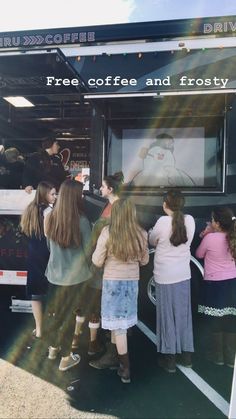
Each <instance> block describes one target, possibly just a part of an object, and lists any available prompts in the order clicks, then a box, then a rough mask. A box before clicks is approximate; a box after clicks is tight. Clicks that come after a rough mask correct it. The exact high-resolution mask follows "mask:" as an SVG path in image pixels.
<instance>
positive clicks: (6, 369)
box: [0, 304, 233, 419]
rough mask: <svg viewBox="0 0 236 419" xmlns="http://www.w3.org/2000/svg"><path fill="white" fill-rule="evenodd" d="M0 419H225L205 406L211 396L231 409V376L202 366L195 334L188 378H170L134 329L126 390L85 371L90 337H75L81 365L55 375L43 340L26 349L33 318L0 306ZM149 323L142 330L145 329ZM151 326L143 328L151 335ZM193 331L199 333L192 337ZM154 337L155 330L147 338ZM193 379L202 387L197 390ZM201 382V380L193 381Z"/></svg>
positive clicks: (110, 376) (106, 374) (112, 377)
mask: <svg viewBox="0 0 236 419" xmlns="http://www.w3.org/2000/svg"><path fill="white" fill-rule="evenodd" d="M1 311H2V315H1V319H0V326H1V330H2V334H1V336H0V348H1V349H0V358H1V359H0V371H1V374H0V377H1V378H0V383H1V392H0V418H16V419H21V418H22V419H23V418H24V419H25V418H27V419H31V418H32V419H34V418H44V419H47V418H48V419H49V418H59V419H60V418H88V419H93V418H101V419H102V418H105V419H113V418H124V419H125V418H127V419H128V418H130V419H133V418H134V419H136V418H140V419H146V418H147V419H148V418H157V419H158V418H161V419H172V418H173V419H174V418H183V419H184V418H186V419H191V418H193V419H195V418H205V419H217V418H225V417H226V416H227V414H226V412H224V413H223V412H222V411H221V410H220V408H219V407H217V406H216V405H217V403H216V405H215V404H214V402H212V401H210V400H209V398H208V394H207V392H209V388H211V389H213V390H214V392H215V393H216V394H217V395H218V396H219V398H222V399H223V404H224V405H225V406H226V407H225V409H226V410H227V408H228V407H227V406H228V404H229V401H230V392H231V382H232V373H233V371H232V370H230V369H229V368H227V367H224V366H223V367H217V366H214V365H212V364H210V363H209V362H208V361H206V360H205V359H204V354H203V351H204V338H203V336H204V333H203V334H202V328H201V327H200V326H201V325H200V326H195V331H196V336H195V341H196V345H195V346H196V353H195V355H194V359H193V360H194V367H193V371H192V370H191V369H185V370H188V371H187V373H188V375H187V376H186V375H185V374H184V373H183V371H181V370H180V369H178V370H177V372H176V374H168V373H166V372H165V371H163V370H161V369H160V368H159V367H158V364H157V353H156V349H155V345H154V344H153V342H152V340H151V339H150V336H149V337H148V336H147V335H145V334H144V333H143V332H142V331H140V330H139V329H138V328H137V327H134V328H133V329H132V335H131V336H129V350H130V359H131V368H132V382H131V384H122V383H121V381H120V379H119V377H118V376H117V374H116V372H115V371H110V370H106V371H99V370H95V369H93V368H91V367H90V366H89V365H88V362H89V359H90V357H89V356H88V355H87V344H88V333H87V330H86V329H85V331H84V333H83V334H82V335H81V346H80V350H79V353H80V355H81V362H80V364H78V366H76V367H74V368H72V369H71V370H69V371H67V372H60V371H59V370H58V364H59V359H57V360H54V361H51V360H49V359H48V358H47V345H48V342H47V339H44V340H42V341H37V342H36V343H35V344H33V345H32V346H31V349H27V346H29V345H28V343H29V336H30V334H31V331H32V328H33V319H32V315H31V314H22V313H11V312H10V310H9V308H8V307H7V304H3V305H2V306H1ZM146 323H147V322H146ZM153 324H154V322H153V321H151V323H150V324H146V325H147V329H148V330H150V331H151V333H153V331H154V328H153ZM198 328H199V330H198ZM151 329H153V330H151ZM189 372H191V373H192V376H193V377H195V378H196V377H200V378H201V379H202V381H203V382H204V383H207V385H208V387H207V386H205V387H204V388H203V389H202V388H201V387H200V388H199V386H198V387H197V385H196V383H195V381H194V380H195V378H194V380H192V379H191V374H190V376H189ZM198 381H199V380H198Z"/></svg>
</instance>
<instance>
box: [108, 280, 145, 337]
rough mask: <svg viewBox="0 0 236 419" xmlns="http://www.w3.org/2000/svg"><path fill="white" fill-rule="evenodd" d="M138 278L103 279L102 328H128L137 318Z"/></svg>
mask: <svg viewBox="0 0 236 419" xmlns="http://www.w3.org/2000/svg"><path fill="white" fill-rule="evenodd" d="M137 302H138V280H114V279H112V280H109V279H104V280H103V286H102V310H101V314H102V328H103V329H108V330H116V329H128V328H129V327H132V326H134V325H135V324H136V323H137V321H138V319H137Z"/></svg>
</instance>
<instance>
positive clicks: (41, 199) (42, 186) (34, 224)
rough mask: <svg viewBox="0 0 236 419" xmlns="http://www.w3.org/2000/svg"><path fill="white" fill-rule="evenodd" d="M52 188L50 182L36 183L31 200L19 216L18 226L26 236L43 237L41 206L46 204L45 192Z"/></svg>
mask: <svg viewBox="0 0 236 419" xmlns="http://www.w3.org/2000/svg"><path fill="white" fill-rule="evenodd" d="M53 188H54V186H53V184H52V183H50V182H40V183H39V184H38V187H37V189H36V192H35V197H34V199H33V201H32V202H31V203H30V204H29V205H28V206H27V208H26V209H25V211H24V212H23V214H22V216H21V221H20V227H21V230H22V232H23V233H24V234H25V235H26V236H28V237H32V236H36V237H37V238H42V237H43V235H44V232H43V209H44V208H43V207H45V208H46V207H47V206H48V200H47V194H48V193H49V192H50V191H51V190H52V189H53Z"/></svg>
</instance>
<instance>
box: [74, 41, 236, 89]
mask: <svg viewBox="0 0 236 419" xmlns="http://www.w3.org/2000/svg"><path fill="white" fill-rule="evenodd" d="M69 61H70V63H71V64H72V65H73V67H74V68H75V69H76V71H77V72H78V74H80V77H81V79H82V80H83V81H84V82H85V85H86V86H87V89H88V90H89V93H90V94H94V95H96V94H103V93H105V94H125V93H137V92H139V93H141V92H142V93H144V94H146V93H150V94H151V93H159V92H173V91H180V92H181V91H183V92H185V91H189V90H190V91H202V90H208V91H209V90H212V91H219V93H220V92H221V91H222V93H223V92H224V91H225V92H227V90H231V91H232V90H233V89H236V73H235V68H236V48H235V47H232V48H221V47H220V45H219V48H212V49H209V50H208V49H205V48H203V49H200V50H192V51H191V50H187V49H186V48H183V49H182V50H181V51H157V52H147V53H135V54H114V55H112V54H109V55H107V54H103V55H99V56H84V57H69Z"/></svg>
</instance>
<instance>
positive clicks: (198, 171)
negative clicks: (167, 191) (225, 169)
mask: <svg viewBox="0 0 236 419" xmlns="http://www.w3.org/2000/svg"><path fill="white" fill-rule="evenodd" d="M121 131H122V134H121V135H118V134H115V133H114V132H113V134H112V141H111V149H110V157H109V171H110V172H111V173H114V172H115V171H118V170H122V171H123V174H124V181H125V184H126V185H127V186H131V187H138V188H139V189H140V188H141V189H142V188H144V189H145V188H170V187H182V188H187V189H191V190H194V189H197V190H200V189H202V188H203V189H204V188H207V187H208V188H216V187H218V186H219V182H220V177H221V141H220V134H219V132H217V130H215V132H214V133H213V132H212V131H211V133H209V132H206V131H207V130H206V128H205V127H204V125H201V126H194V127H193V126H191V127H190V126H188V127H187V126H186V127H178V128H177V127H174V128H170V127H167V128H155V129H147V128H145V129H140V128H137V129H134V128H132V129H129V128H125V129H123V130H121Z"/></svg>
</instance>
